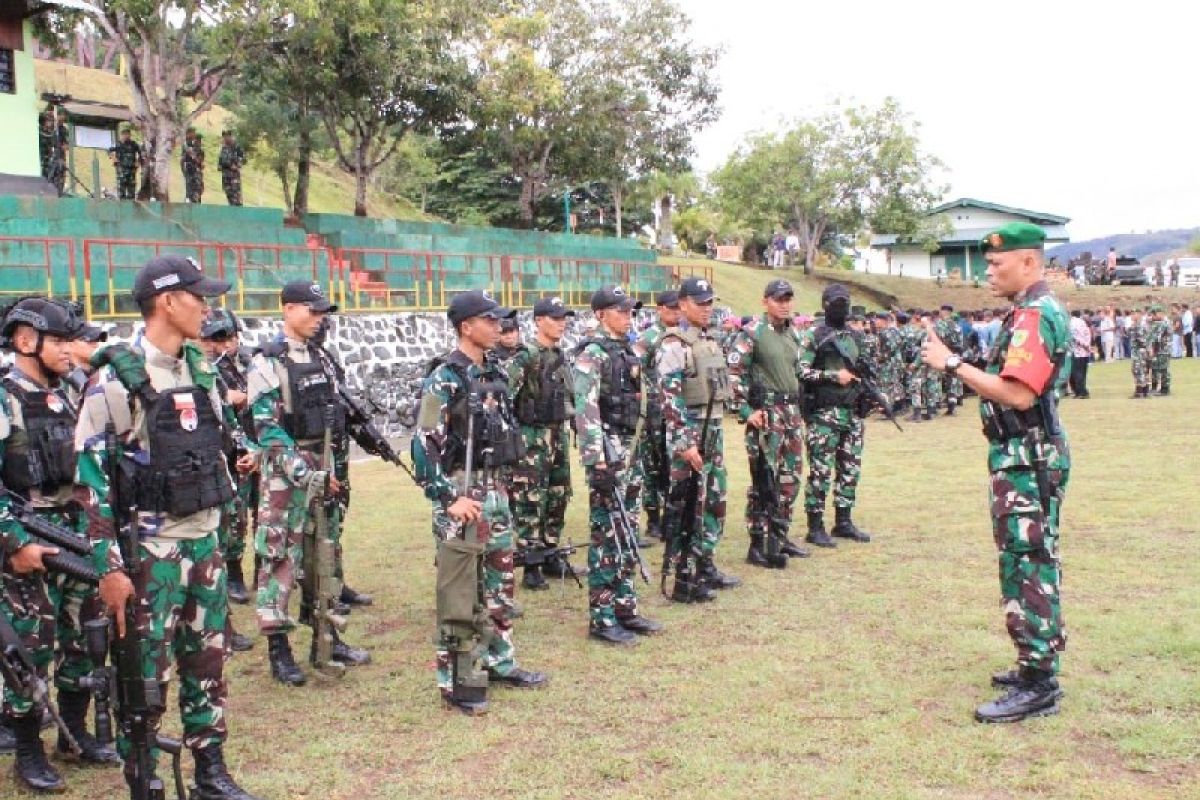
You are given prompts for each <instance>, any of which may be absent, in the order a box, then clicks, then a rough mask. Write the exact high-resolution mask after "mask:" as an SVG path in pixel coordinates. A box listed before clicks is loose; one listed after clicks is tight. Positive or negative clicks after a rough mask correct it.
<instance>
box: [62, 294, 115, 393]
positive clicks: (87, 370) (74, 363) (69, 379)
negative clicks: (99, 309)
mask: <svg viewBox="0 0 1200 800" xmlns="http://www.w3.org/2000/svg"><path fill="white" fill-rule="evenodd" d="M78 312H79V309H76V313H78ZM107 341H108V331H106V330H104V328H101V327H100V326H99V325H94V324H92V323H90V322H85V323H84V324H83V327H82V328H81V329H80V331H79V335H78V336H77V337H75V338H74V339H72V340H71V341H70V343H69V345H68V350H69V352H70V356H71V371H70V372H68V373H67V374H66V376H65V377H64V378H63V381H64V384H65V385H64V386H63V391H64V392H65V393H66V395H67V399H68V400H70V401H71V407H72V408H74V409H76V411H78V409H79V407H80V406H81V405H82V404H83V390H84V386H85V385H86V384H87V381H88V378H89V377H91V374H92V372H93V371H94V370H93V369H92V365H91V360H92V355H93V354H94V353H95V352H96V351H97V350H99V349H100V345H102V344H104V343H105V342H107Z"/></svg>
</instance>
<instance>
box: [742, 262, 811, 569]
mask: <svg viewBox="0 0 1200 800" xmlns="http://www.w3.org/2000/svg"><path fill="white" fill-rule="evenodd" d="M794 296H795V292H794V290H793V289H792V285H791V284H790V283H788V282H787V281H785V280H781V279H777V280H773V281H771V282H770V283H768V284H767V286H766V288H765V289H764V291H763V308H764V309H765V313H764V314H763V315H762V316H761V317H758V318H756V319H754V320H752V321H751V322H750V323H749V324H747V325H744V326H742V329H741V330H740V331H739V332H738V333H737V335H736V336H734V339H733V342H732V343H731V345H730V352H729V357H728V361H729V377H730V379H731V381H732V384H733V401H734V404H735V407H736V408H737V410H738V418H739V419H740V420H741V421H742V422H744V423H745V424H746V455H747V456H748V457H749V459H750V474H751V475H752V476H754V475H756V474H758V473H759V470H758V469H757V466H758V464H759V462H760V460H761V459H765V465H766V469H767V470H769V471H770V472H771V473H772V475H773V476H774V485H775V490H776V494H775V495H774V496H765V494H764V492H765V490H766V487H763V486H760V485H758V484H759V482H758V481H751V483H750V485H749V486H748V487H747V489H746V530H747V531H749V533H750V549H749V550H748V551H747V552H746V562H747V563H749V564H751V565H753V566H756V567H768V568H782V567H786V566H787V557H788V556H794V557H797V558H803V557H805V556H807V555H808V554H809V553H808V551H807V550H804V549H801V548H800V547H797V546H796V545H795V544H793V543H792V542H791V540H790V539H788V530H789V528H790V527H791V522H792V507H793V505H794V504H795V502H796V496H797V495H798V494H799V492H800V473H801V470H802V469H803V464H802V461H803V458H804V440H803V436H804V429H803V425H802V424H801V419H800V378H799V376H798V374H797V372H796V365H797V360H798V358H799V354H800V341H801V334H800V332H799V331H798V330H796V328H794V327H793V326H792V324H791V319H792V298H793V297H794ZM768 536H773V537H775V542H776V543H777V544H778V550H776V548H775V546H774V545H772V547H771V548H770V553H771V556H772V557H771V558H768V557H767V553H768V549H767V548H766V544H768V542H767V541H766V540H767V537H768Z"/></svg>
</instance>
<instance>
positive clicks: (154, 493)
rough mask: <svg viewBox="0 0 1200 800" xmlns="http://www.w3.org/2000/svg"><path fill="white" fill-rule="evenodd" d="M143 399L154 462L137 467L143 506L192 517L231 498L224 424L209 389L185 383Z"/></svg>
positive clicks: (134, 489)
mask: <svg viewBox="0 0 1200 800" xmlns="http://www.w3.org/2000/svg"><path fill="white" fill-rule="evenodd" d="M141 403H142V410H143V411H144V412H145V415H146V436H147V441H146V449H147V450H148V451H149V453H150V463H149V464H142V463H138V464H137V467H136V470H135V474H134V485H133V487H131V491H132V492H133V493H134V494H133V496H134V497H135V498H136V502H137V507H138V510H139V511H150V512H153V513H156V514H164V513H165V514H169V515H170V516H172V517H187V516H191V515H192V514H195V513H196V512H198V511H203V510H204V509H207V508H216V507H217V506H220V505H223V504H225V503H227V502H228V501H230V500H232V499H233V484H232V483H231V482H230V480H229V472H228V471H227V469H226V466H225V461H224V459H223V458H222V455H223V453H224V439H223V435H222V430H223V427H224V426H223V425H222V424H221V420H220V418H219V417H218V416H217V412H216V411H215V410H214V409H213V404H212V399H211V398H210V397H209V394H208V392H206V391H204V390H203V389H201V388H200V387H199V386H183V387H180V388H177V389H168V390H166V391H163V392H159V393H157V396H156V397H155V398H154V399H153V400H152V401H151V400H147V399H146V398H142V400H141ZM124 496H126V497H128V496H129V495H128V494H125V495H124Z"/></svg>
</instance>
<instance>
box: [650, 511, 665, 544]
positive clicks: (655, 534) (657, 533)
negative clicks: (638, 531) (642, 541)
mask: <svg viewBox="0 0 1200 800" xmlns="http://www.w3.org/2000/svg"><path fill="white" fill-rule="evenodd" d="M646 535H647V536H648V537H650V538H651V539H659V540H661V539H662V515H661V513H660V512H659V510H658V509H657V508H648V509H646Z"/></svg>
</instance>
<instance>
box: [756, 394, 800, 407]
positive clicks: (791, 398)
mask: <svg viewBox="0 0 1200 800" xmlns="http://www.w3.org/2000/svg"><path fill="white" fill-rule="evenodd" d="M763 401H764V402H766V403H773V404H776V405H792V406H794V405H799V403H800V395H799V394H789V393H788V392H767V393H766V394H765V395H764V396H763Z"/></svg>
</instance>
